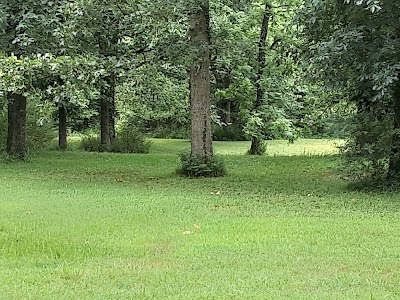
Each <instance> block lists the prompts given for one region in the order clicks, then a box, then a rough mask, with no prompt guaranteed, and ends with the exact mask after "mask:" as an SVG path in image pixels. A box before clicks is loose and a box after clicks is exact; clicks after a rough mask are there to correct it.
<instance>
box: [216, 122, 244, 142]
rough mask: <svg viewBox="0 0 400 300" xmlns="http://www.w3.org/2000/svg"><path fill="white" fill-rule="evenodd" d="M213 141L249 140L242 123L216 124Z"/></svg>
mask: <svg viewBox="0 0 400 300" xmlns="http://www.w3.org/2000/svg"><path fill="white" fill-rule="evenodd" d="M212 134H213V141H248V140H249V138H248V137H247V136H246V135H245V133H244V132H243V129H242V125H229V126H214V128H213V133H212Z"/></svg>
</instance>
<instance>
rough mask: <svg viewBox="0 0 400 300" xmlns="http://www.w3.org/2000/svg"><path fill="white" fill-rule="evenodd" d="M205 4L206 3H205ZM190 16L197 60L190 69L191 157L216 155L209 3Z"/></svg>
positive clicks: (191, 37) (192, 40)
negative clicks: (213, 141)
mask: <svg viewBox="0 0 400 300" xmlns="http://www.w3.org/2000/svg"><path fill="white" fill-rule="evenodd" d="M204 2H205V3H204ZM204 2H203V4H202V5H200V8H199V9H198V10H197V11H195V12H193V13H192V14H191V16H190V17H191V18H190V19H191V20H190V21H191V29H190V42H191V45H192V46H193V49H194V51H195V53H196V59H195V61H194V63H193V65H192V67H191V69H190V101H191V118H192V120H191V127H192V142H191V154H192V155H196V156H200V157H204V158H207V157H210V156H212V155H213V147H212V135H211V86H210V44H211V40H210V15H209V4H208V1H204Z"/></svg>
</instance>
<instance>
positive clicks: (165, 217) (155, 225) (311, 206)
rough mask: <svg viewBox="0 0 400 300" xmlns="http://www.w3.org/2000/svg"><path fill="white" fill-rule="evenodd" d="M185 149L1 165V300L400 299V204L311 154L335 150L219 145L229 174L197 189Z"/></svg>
mask: <svg viewBox="0 0 400 300" xmlns="http://www.w3.org/2000/svg"><path fill="white" fill-rule="evenodd" d="M188 146H189V142H187V141H176V140H155V141H154V145H153V153H152V154H148V155H142V154H141V155H122V154H106V153H100V154H98V153H83V152H78V151H68V152H65V153H60V152H55V151H48V152H44V153H36V154H35V153H32V155H31V159H30V162H27V163H12V164H11V163H1V164H0V180H1V186H0V205H1V208H2V209H1V210H0V299H399V298H400V286H399V284H398V283H399V282H400V274H399V272H398V270H399V269H400V250H399V249H400V218H399V217H400V213H399V212H400V201H399V199H400V195H399V194H398V193H394V192H392V193H386V194H373V193H361V192H354V191H348V190H347V189H346V185H345V183H343V182H342V181H341V180H340V179H339V178H337V176H335V174H334V172H333V169H332V168H333V167H334V166H335V164H336V160H335V157H334V156H310V155H305V156H304V155H303V156H302V155H301V154H303V153H307V154H309V153H312V151H315V152H314V154H327V153H334V152H335V151H336V150H335V148H334V147H333V142H331V141H311V140H308V141H300V142H299V143H298V144H297V145H296V144H295V145H287V142H283V141H282V142H280V141H278V142H271V146H270V148H269V150H270V151H272V150H273V149H275V151H276V152H275V154H280V153H290V154H291V155H294V156H264V157H251V156H246V155H242V154H243V153H244V152H245V151H246V149H247V146H248V143H241V142H239V143H222V142H221V143H216V145H215V148H216V152H217V153H220V154H221V155H222V156H223V158H224V160H225V162H226V165H227V168H228V171H229V175H228V176H227V177H224V178H200V179H187V178H183V177H179V176H177V175H176V174H175V173H174V170H175V168H176V167H177V164H178V157H177V155H176V154H177V153H178V152H179V151H181V150H183V149H184V148H185V147H188ZM294 147H297V148H294ZM304 149H306V151H304ZM285 151H287V152H285ZM228 153H229V155H225V154H228ZM232 153H236V154H240V155H232ZM296 155H297V156H296ZM184 233H189V234H184Z"/></svg>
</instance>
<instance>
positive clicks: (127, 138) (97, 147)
mask: <svg viewBox="0 0 400 300" xmlns="http://www.w3.org/2000/svg"><path fill="white" fill-rule="evenodd" d="M150 147H151V142H149V141H146V139H145V138H144V136H143V135H142V134H141V133H139V132H137V131H136V130H128V129H124V130H122V131H121V132H120V133H119V134H118V135H117V136H116V138H115V139H114V140H113V142H112V144H111V147H110V149H109V152H115V153H149V151H150ZM80 148H81V149H83V150H85V151H89V152H103V151H106V149H105V148H104V146H103V145H101V142H100V137H98V136H89V137H85V138H83V139H82V141H81V144H80Z"/></svg>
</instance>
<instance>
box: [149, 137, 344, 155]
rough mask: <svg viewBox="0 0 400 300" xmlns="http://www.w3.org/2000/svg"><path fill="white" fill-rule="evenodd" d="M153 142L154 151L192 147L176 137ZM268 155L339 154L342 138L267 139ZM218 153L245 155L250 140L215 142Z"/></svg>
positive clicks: (170, 150) (168, 151)
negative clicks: (291, 140)
mask: <svg viewBox="0 0 400 300" xmlns="http://www.w3.org/2000/svg"><path fill="white" fill-rule="evenodd" d="M150 140H151V141H152V142H153V147H152V150H151V151H152V153H158V154H161V153H173V152H179V151H185V150H189V149H190V141H187V140H174V139H164V140H162V139H150ZM266 143H267V152H266V155H270V156H274V155H283V156H293V155H327V154H337V153H338V145H341V144H342V143H343V141H342V140H327V139H320V140H312V139H299V140H296V141H295V142H294V143H293V144H290V143H288V141H284V140H275V141H267V142H266ZM213 144H214V148H215V153H216V154H223V155H243V154H246V152H247V151H248V150H249V148H250V142H246V141H244V142H214V143H213Z"/></svg>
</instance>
